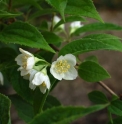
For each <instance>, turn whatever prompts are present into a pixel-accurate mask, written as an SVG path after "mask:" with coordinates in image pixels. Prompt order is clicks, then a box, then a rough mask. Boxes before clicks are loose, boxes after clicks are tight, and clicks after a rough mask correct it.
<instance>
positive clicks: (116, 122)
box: [107, 117, 122, 124]
mask: <svg viewBox="0 0 122 124" xmlns="http://www.w3.org/2000/svg"><path fill="white" fill-rule="evenodd" d="M107 124H112V123H111V122H108V123H107ZM113 124H122V117H117V118H115V119H113Z"/></svg>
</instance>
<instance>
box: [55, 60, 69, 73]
mask: <svg viewBox="0 0 122 124" xmlns="http://www.w3.org/2000/svg"><path fill="white" fill-rule="evenodd" d="M69 69H70V64H69V63H68V62H67V61H66V60H60V61H58V62H57V63H56V65H55V70H56V72H57V73H59V74H62V73H66V72H67V71H68V70H69Z"/></svg>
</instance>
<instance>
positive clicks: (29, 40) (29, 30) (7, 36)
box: [0, 22, 54, 52]
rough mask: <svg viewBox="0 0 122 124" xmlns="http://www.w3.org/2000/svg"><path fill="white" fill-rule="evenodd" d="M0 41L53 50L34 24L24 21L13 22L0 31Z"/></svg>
mask: <svg viewBox="0 0 122 124" xmlns="http://www.w3.org/2000/svg"><path fill="white" fill-rule="evenodd" d="M0 41H2V42H4V43H16V44H20V45H25V46H29V47H33V48H42V49H45V50H48V51H51V52H54V50H53V49H52V48H51V47H50V46H49V45H48V44H47V42H46V41H45V39H44V38H43V36H42V35H41V33H40V32H39V31H38V30H37V29H36V28H35V27H34V26H32V25H30V24H28V23H24V22H15V23H13V24H11V25H9V26H7V27H6V28H5V29H3V31H2V32H0Z"/></svg>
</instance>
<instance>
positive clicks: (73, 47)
mask: <svg viewBox="0 0 122 124" xmlns="http://www.w3.org/2000/svg"><path fill="white" fill-rule="evenodd" d="M95 50H115V51H120V52H121V51H122V43H121V42H120V38H118V37H116V36H113V35H110V34H93V35H89V36H86V37H84V38H82V39H79V40H75V41H73V42H70V43H69V44H67V45H66V46H64V47H63V48H62V49H61V50H60V52H59V55H65V54H68V53H71V54H75V55H77V54H81V53H85V52H89V51H95Z"/></svg>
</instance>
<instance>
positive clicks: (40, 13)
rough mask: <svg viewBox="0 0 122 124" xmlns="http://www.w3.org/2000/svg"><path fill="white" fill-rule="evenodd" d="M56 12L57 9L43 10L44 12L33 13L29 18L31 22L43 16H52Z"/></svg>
mask: <svg viewBox="0 0 122 124" xmlns="http://www.w3.org/2000/svg"><path fill="white" fill-rule="evenodd" d="M54 12H55V9H53V8H49V9H46V10H45V9H43V10H39V11H36V12H34V13H32V14H31V15H30V16H29V17H28V18H29V20H31V19H35V18H37V17H40V16H42V15H48V14H52V13H54Z"/></svg>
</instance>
